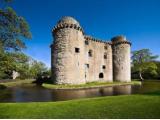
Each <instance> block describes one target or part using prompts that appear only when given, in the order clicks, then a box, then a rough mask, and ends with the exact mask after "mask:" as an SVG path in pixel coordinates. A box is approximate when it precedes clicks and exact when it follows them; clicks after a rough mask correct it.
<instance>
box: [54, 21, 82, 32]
mask: <svg viewBox="0 0 160 120" xmlns="http://www.w3.org/2000/svg"><path fill="white" fill-rule="evenodd" d="M64 28H71V29H75V30H78V31H81V32H82V33H83V34H84V31H83V29H82V27H80V26H79V25H77V24H68V23H60V24H57V25H56V26H55V27H54V28H53V30H52V32H54V33H55V32H56V31H57V30H59V29H64Z"/></svg>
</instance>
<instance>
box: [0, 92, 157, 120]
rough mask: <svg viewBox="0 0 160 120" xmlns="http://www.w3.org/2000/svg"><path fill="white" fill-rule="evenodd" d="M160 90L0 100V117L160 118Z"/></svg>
mask: <svg viewBox="0 0 160 120" xmlns="http://www.w3.org/2000/svg"><path fill="white" fill-rule="evenodd" d="M159 95H160V92H156V91H155V92H154V93H152V94H145V95H138V94H137V95H121V96H107V97H98V98H87V99H79V100H69V101H62V102H33V103H1V104H0V118H5V119H7V118H12V119H14V118H16V119H18V118H19V119H20V118H21V119H24V118H25V119H29V118H32V119H38V118H39V119H49V118H50V119H72V118H74V119H80V118H81V119H82V118H85V119H96V118H97V119H98V118H99V119H100V118H101V119H104V118H105V119H109V118H114V119H117V118H119V119H120V118H121V119H122V118H123V119H127V118H130V119H137V118H139V119H140V118H141V119H142V118H150V119H151V118H160V106H159V104H160V97H159Z"/></svg>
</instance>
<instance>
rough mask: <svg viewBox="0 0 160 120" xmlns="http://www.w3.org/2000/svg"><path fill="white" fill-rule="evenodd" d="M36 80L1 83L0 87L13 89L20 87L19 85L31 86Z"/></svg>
mask: <svg viewBox="0 0 160 120" xmlns="http://www.w3.org/2000/svg"><path fill="white" fill-rule="evenodd" d="M33 81H34V80H32V79H26V80H16V81H14V80H13V81H12V82H4V83H0V85H3V86H6V87H13V86H18V85H29V84H31V83H32V82H33Z"/></svg>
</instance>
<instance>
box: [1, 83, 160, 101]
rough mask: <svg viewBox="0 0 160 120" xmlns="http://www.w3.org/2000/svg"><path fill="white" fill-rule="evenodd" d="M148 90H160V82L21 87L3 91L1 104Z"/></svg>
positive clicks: (124, 93)
mask: <svg viewBox="0 0 160 120" xmlns="http://www.w3.org/2000/svg"><path fill="white" fill-rule="evenodd" d="M155 85H156V86H155ZM151 86H152V87H151ZM148 88H149V90H151V88H152V89H155V88H156V89H160V82H157V83H153V84H150V83H143V85H142V86H139V85H138V86H137V85H136V86H135V85H134V86H131V85H123V86H114V87H104V88H92V89H80V90H51V89H45V88H43V87H39V86H32V87H31V86H28V87H27V86H21V87H20V86H19V87H13V88H10V89H6V90H2V91H1V93H0V102H33V101H35V102H37V101H62V100H70V99H78V98H91V97H97V96H112V95H129V94H134V93H141V92H142V91H143V92H144V91H147V90H148Z"/></svg>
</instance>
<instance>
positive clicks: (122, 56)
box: [111, 36, 131, 82]
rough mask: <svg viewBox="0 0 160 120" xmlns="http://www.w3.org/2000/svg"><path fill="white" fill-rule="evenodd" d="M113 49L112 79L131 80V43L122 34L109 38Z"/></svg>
mask: <svg viewBox="0 0 160 120" xmlns="http://www.w3.org/2000/svg"><path fill="white" fill-rule="evenodd" d="M111 41H112V48H113V49H112V51H113V79H114V80H115V81H120V82H130V81H131V65H130V64H131V63H130V62H131V61H130V52H131V51H130V47H131V43H130V42H128V41H127V40H126V37H124V36H116V37H113V38H112V39H111Z"/></svg>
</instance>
